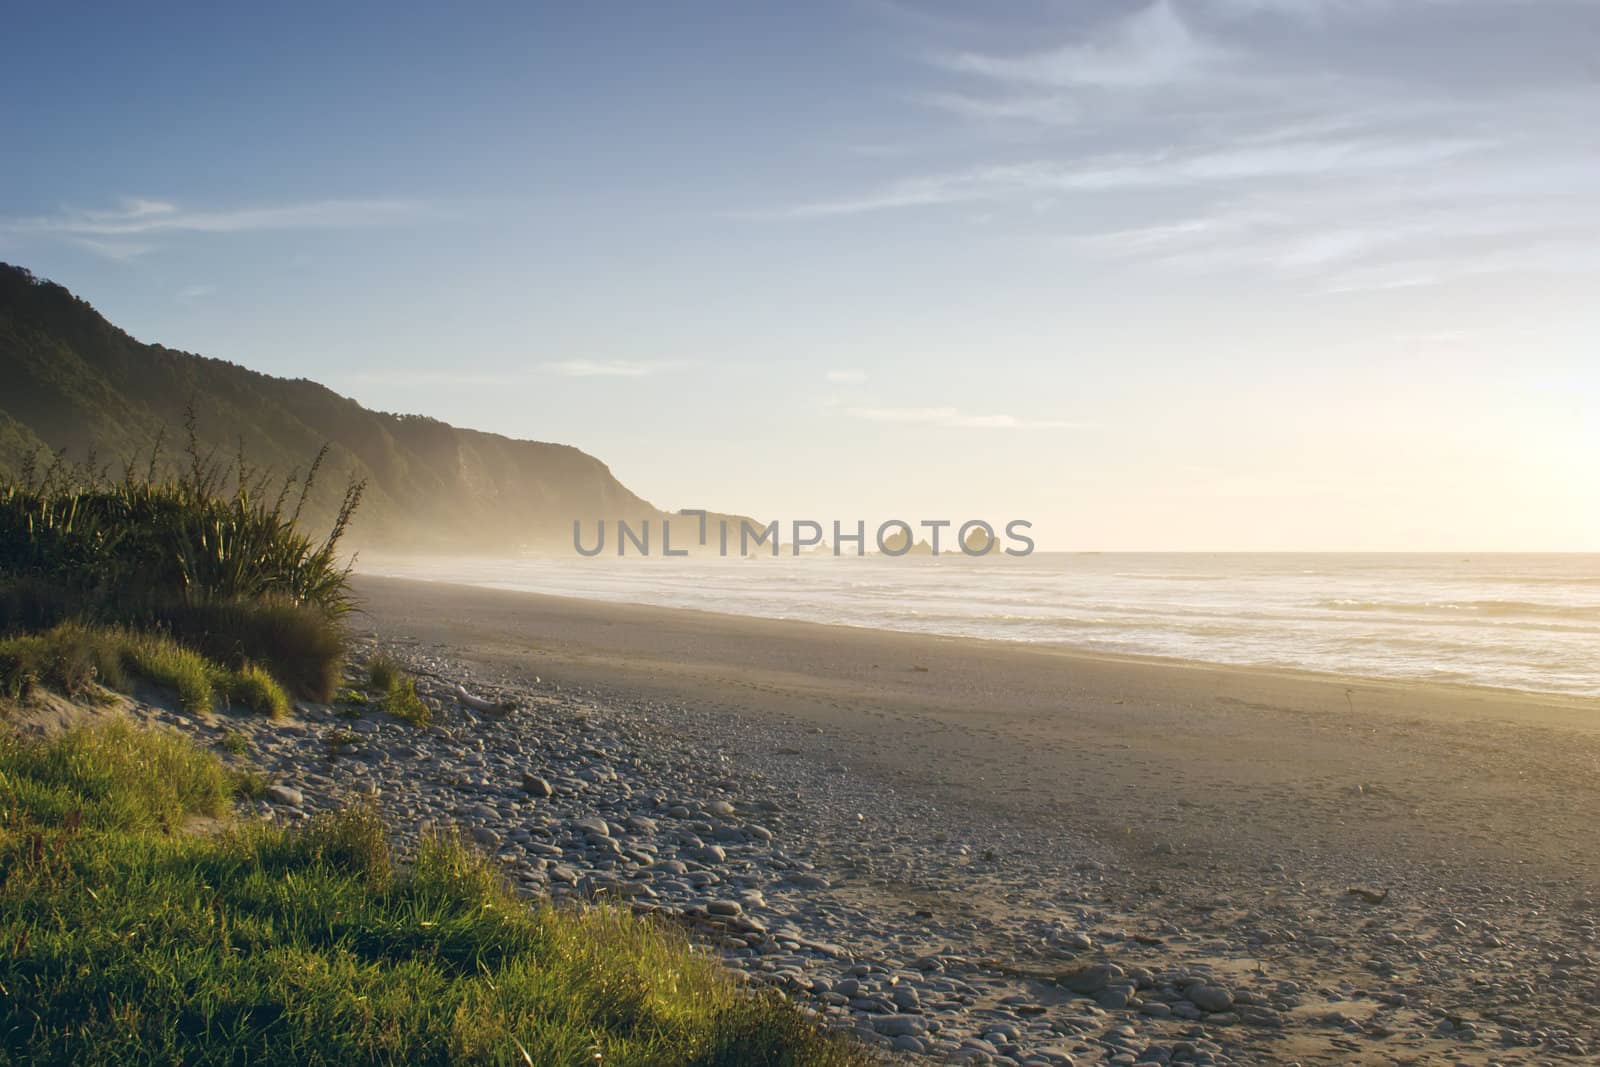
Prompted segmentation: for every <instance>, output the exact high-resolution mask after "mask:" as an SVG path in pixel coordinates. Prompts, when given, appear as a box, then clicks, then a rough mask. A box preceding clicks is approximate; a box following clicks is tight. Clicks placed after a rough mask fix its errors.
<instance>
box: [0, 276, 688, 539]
mask: <svg viewBox="0 0 1600 1067" xmlns="http://www.w3.org/2000/svg"><path fill="white" fill-rule="evenodd" d="M191 405H192V407H193V410H194V412H195V414H196V421H197V425H196V432H197V435H198V437H199V440H200V443H201V446H202V448H203V449H205V450H209V449H213V448H214V449H216V450H217V454H218V455H219V456H221V457H232V456H234V455H235V454H236V453H237V452H238V450H239V448H240V445H241V443H242V445H243V448H244V452H245V455H246V457H247V459H248V461H249V463H250V464H251V465H253V466H255V467H259V468H265V469H270V470H272V471H274V472H277V473H279V474H287V473H289V472H290V471H293V470H295V469H300V470H303V469H304V468H305V466H306V464H308V463H309V462H311V460H312V458H313V457H315V455H316V454H317V451H318V450H319V449H320V448H322V446H323V445H324V444H326V445H328V446H329V453H328V458H327V460H326V462H325V464H324V466H323V468H322V473H321V476H320V478H319V482H318V484H317V486H316V488H315V490H314V493H313V496H312V499H311V501H310V504H309V506H308V509H307V510H308V518H309V519H310V520H311V521H312V522H313V523H316V522H318V521H319V520H322V519H325V518H326V517H328V516H329V515H331V514H332V511H333V509H334V508H336V507H337V504H338V500H339V498H340V496H341V495H342V493H343V490H344V486H345V480H346V477H347V476H354V477H357V478H364V479H366V481H367V495H366V499H365V503H364V504H363V505H362V508H361V511H360V513H359V515H358V516H357V520H356V524H355V527H354V528H353V530H352V539H353V541H354V542H355V543H356V544H358V545H368V546H373V547H382V548H391V549H397V550H422V551H427V550H440V551H446V550H448V551H486V552H498V551H516V550H519V549H523V548H546V549H550V550H553V551H565V552H570V551H571V538H572V522H573V520H574V519H582V520H583V521H585V522H586V523H589V524H591V525H592V523H593V522H594V520H596V519H600V518H607V519H617V518H623V519H628V520H630V521H636V522H637V521H642V520H644V519H647V518H648V519H659V518H660V517H661V515H662V513H661V512H660V511H658V510H657V509H656V508H655V507H653V506H651V505H650V504H649V503H648V502H646V501H645V500H642V499H641V498H640V497H638V496H637V495H635V494H634V493H633V492H631V491H630V490H629V489H628V488H627V487H626V486H624V485H623V484H622V483H621V482H619V481H617V479H616V478H615V477H613V476H612V474H611V471H610V470H609V469H608V468H607V467H606V465H605V464H604V463H602V462H600V461H599V460H598V459H596V458H595V457H593V456H591V455H588V454H587V453H584V452H581V451H579V450H578V449H576V448H571V447H569V446H567V445H558V444H546V443H543V442H535V441H519V440H513V439H512V438H508V437H502V436H500V435H498V434H490V433H480V432H478V431H476V430H463V429H458V428H456V427H454V426H450V425H447V424H446V423H443V422H439V421H438V420H436V419H430V418H425V417H422V416H417V415H392V414H388V413H385V412H378V411H369V410H367V409H366V408H363V407H362V406H361V405H359V404H357V403H356V402H355V401H354V400H351V399H349V398H348V397H343V396H340V395H339V394H337V393H335V392H333V391H332V390H331V389H328V388H327V387H325V386H322V385H319V384H317V383H316V382H311V381H306V380H303V379H297V380H289V379H284V378H273V377H270V376H268V375H265V374H260V373H257V372H255V371H252V370H249V369H247V368H244V367H240V366H238V365H236V364H233V363H228V362H225V361H223V360H219V359H208V358H206V357H203V356H196V355H191V354H190V353H187V352H177V351H174V350H172V349H169V348H164V347H162V346H161V345H150V344H142V343H140V342H139V341H136V340H135V339H134V338H132V337H130V336H128V335H127V334H126V333H124V332H123V331H121V330H119V329H117V328H116V327H115V326H113V325H112V324H111V323H109V322H107V321H106V320H105V319H104V318H102V317H101V316H100V314H99V313H98V312H96V311H95V310H94V308H93V307H91V306H90V305H89V304H88V303H87V302H85V301H83V300H81V299H79V298H77V297H75V296H73V295H72V294H71V293H70V292H68V291H67V290H66V289H64V288H62V287H61V286H59V285H55V284H52V283H48V282H42V281H39V280H38V279H36V278H34V277H33V275H32V274H30V273H29V272H28V271H26V270H23V269H22V268H20V267H13V266H9V265H7V264H0V468H10V469H12V470H15V469H16V467H17V466H18V465H19V464H21V463H22V462H24V461H25V458H26V457H27V456H30V455H34V454H37V453H41V452H42V451H43V450H48V451H50V452H57V451H60V450H63V449H64V450H66V453H67V456H68V458H69V459H71V460H74V461H77V462H84V461H86V460H89V459H90V458H91V457H92V458H93V462H94V463H95V464H96V465H97V466H101V467H105V466H109V467H110V470H111V473H112V474H113V475H118V474H120V473H121V471H122V468H123V465H124V464H125V463H127V462H130V461H131V462H133V463H134V465H135V466H136V467H137V468H138V469H141V470H142V469H143V468H144V466H145V464H146V463H147V462H148V459H149V455H150V450H151V446H152V444H153V443H154V442H155V440H156V438H157V436H158V435H159V434H161V433H162V432H163V431H165V440H166V451H165V454H166V457H167V462H168V463H169V464H172V463H176V462H179V461H180V460H181V457H180V456H178V455H177V453H178V452H179V450H180V447H181V445H182V443H183V441H184V440H185V428H184V426H185V416H186V412H187V411H188V410H189V409H190V407H191Z"/></svg>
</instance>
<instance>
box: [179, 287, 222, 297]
mask: <svg viewBox="0 0 1600 1067" xmlns="http://www.w3.org/2000/svg"><path fill="white" fill-rule="evenodd" d="M216 291H217V287H216V286H214V285H186V286H184V287H183V288H182V289H179V290H178V299H179V300H200V299H203V298H205V297H208V296H211V295H212V294H213V293H215V292H216Z"/></svg>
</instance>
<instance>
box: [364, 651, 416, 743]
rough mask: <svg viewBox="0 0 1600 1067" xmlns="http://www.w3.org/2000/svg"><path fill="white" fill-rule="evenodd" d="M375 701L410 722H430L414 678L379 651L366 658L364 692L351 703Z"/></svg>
mask: <svg viewBox="0 0 1600 1067" xmlns="http://www.w3.org/2000/svg"><path fill="white" fill-rule="evenodd" d="M369 697H373V698H375V699H371V700H370V701H369V699H368V698H369ZM369 702H370V703H376V704H377V705H378V706H379V707H381V708H382V709H383V710H384V711H387V712H388V713H389V714H390V715H393V716H394V717H395V718H397V719H400V720H402V721H403V722H408V723H410V724H411V725H412V726H419V727H420V726H427V725H428V724H429V723H431V722H433V710H432V709H431V708H429V707H428V705H426V704H424V703H423V702H422V698H421V697H419V696H418V695H417V680H416V679H415V678H412V677H411V676H410V675H408V674H407V673H406V672H405V669H404V668H403V667H401V666H400V664H399V663H398V662H396V661H395V660H394V659H393V658H392V657H390V656H386V655H383V654H382V653H379V654H378V655H375V656H373V657H372V658H371V659H369V660H368V661H367V694H365V695H363V696H362V698H361V699H360V700H359V701H355V700H352V701H350V703H351V704H358V703H359V704H366V703H369Z"/></svg>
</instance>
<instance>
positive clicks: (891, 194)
mask: <svg viewBox="0 0 1600 1067" xmlns="http://www.w3.org/2000/svg"><path fill="white" fill-rule="evenodd" d="M1493 146H1494V142H1492V141H1489V140H1486V139H1483V138H1458V137H1446V138H1432V139H1420V140H1402V139H1398V138H1381V137H1367V138H1334V139H1328V138H1320V139H1314V140H1300V141H1287V142H1283V143H1279V144H1247V145H1240V146H1234V147H1230V148H1225V149H1221V150H1215V151H1197V152H1191V153H1182V152H1164V153H1156V154H1151V155H1146V156H1143V157H1128V156H1107V157H1101V158H1097V159H1087V160H1080V161H1073V162H1066V163H1061V162H1053V161H1049V160H1034V161H1029V162H1025V163H1013V164H1002V165H995V166H987V167H978V168H973V169H968V170H959V171H946V172H941V173H937V174H927V175H918V176H915V177H909V178H900V179H897V180H895V181H893V182H891V183H889V184H887V185H885V186H883V187H881V188H879V189H876V190H872V191H869V192H867V193H863V194H861V195H858V196H853V197H845V198H841V199H837V200H819V201H813V202H811V203H806V204H797V205H794V206H792V207H790V208H788V209H786V210H785V212H784V214H786V215H789V216H791V217H801V218H803V217H815V216H828V215H856V214H862V213H865V212H871V211H887V210H897V209H902V208H913V207H931V206H938V205H946V204H962V203H972V202H976V201H997V200H1008V199H1014V198H1018V197H1028V198H1033V197H1037V196H1038V195H1039V194H1042V193H1046V194H1048V193H1093V192H1102V193H1103V192H1118V191H1126V190H1150V189H1162V188H1169V189H1170V188H1179V187H1184V186H1197V185H1207V184H1209V185H1226V184H1231V183H1240V182H1250V181H1265V180H1272V179H1285V178H1296V177H1313V176H1314V177H1319V178H1330V177H1338V176H1345V177H1349V176H1353V175H1361V174H1366V173H1375V172H1387V171H1393V170H1396V169H1404V168H1414V167H1420V166H1424V165H1428V164H1433V163H1438V162H1442V161H1444V160H1448V159H1452V158H1455V157H1459V156H1464V155H1468V154H1470V153H1473V152H1477V151H1481V150H1484V149H1486V148H1490V147H1493Z"/></svg>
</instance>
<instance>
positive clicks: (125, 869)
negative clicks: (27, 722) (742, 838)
mask: <svg viewBox="0 0 1600 1067" xmlns="http://www.w3.org/2000/svg"><path fill="white" fill-rule="evenodd" d="M224 786H225V780H224V778H223V776H222V773H221V770H220V766H219V764H218V762H217V760H216V759H215V757H213V756H211V755H209V754H206V753H202V752H200V751H199V750H198V749H196V748H195V747H194V746H193V745H192V744H191V743H189V742H188V741H186V740H184V739H182V738H180V737H178V736H177V735H175V734H171V733H167V732H163V731H157V730H149V729H137V728H133V727H129V726H126V725H125V724H124V725H118V726H108V727H105V728H103V729H99V730H94V731H86V732H80V733H73V734H68V735H66V736H65V737H63V738H61V739H59V740H56V741H52V742H43V741H34V742H22V741H18V740H16V739H5V740H3V741H0V811H3V812H4V813H5V815H6V817H5V818H4V819H0V872H5V876H4V877H3V878H0V935H3V939H4V944H5V946H6V951H5V952H3V953H0V988H3V989H4V990H5V999H6V1014H7V1017H8V1018H9V1019H11V1020H13V1022H14V1025H8V1026H6V1027H4V1028H0V1062H16V1063H30V1064H40V1065H49V1064H75V1065H76V1064H86V1065H99V1064H105V1065H110V1064H124V1063H246V1062H249V1063H256V1062H262V1063H408V1064H410V1063H414V1064H444V1063H506V1064H512V1063H516V1064H526V1063H534V1064H539V1065H541V1067H544V1065H574V1067H576V1065H579V1064H583V1065H593V1064H597V1063H599V1064H606V1065H611V1067H617V1065H645V1064H648V1065H652V1067H690V1065H696V1067H700V1065H719V1064H726V1065H729V1067H732V1065H735V1064H739V1065H745V1064H749V1065H762V1064H767V1065H774V1067H775V1065H778V1064H785V1065H790V1067H828V1065H832V1067H852V1065H859V1064H864V1063H866V1062H868V1061H867V1060H866V1059H865V1058H864V1054H863V1053H860V1052H858V1051H856V1050H855V1047H854V1046H852V1045H848V1044H846V1043H844V1042H843V1041H842V1040H841V1039H838V1038H833V1037H829V1036H827V1035H825V1034H824V1033H823V1032H822V1031H820V1030H819V1029H818V1028H817V1027H816V1025H815V1024H814V1023H812V1022H810V1021H808V1020H807V1019H806V1018H805V1017H804V1016H802V1015H801V1013H800V1012H799V1010H798V1009H797V1008H795V1007H794V1006H793V1005H791V1004H789V1003H787V1002H785V1001H783V1000H781V999H779V998H777V997H775V996H771V995H759V996H758V995H752V994H749V993H747V992H744V991H742V990H741V989H739V988H738V987H737V985H736V984H735V983H734V981H733V980H732V978H731V976H730V975H729V973H728V972H727V971H726V970H725V969H724V968H723V967H722V966H721V964H720V963H719V962H718V961H717V960H716V959H715V957H713V956H712V955H710V954H708V953H706V952H703V951H700V950H697V949H695V948H693V947H692V946H691V945H690V944H689V943H688V942H687V941H686V940H685V939H684V938H683V936H682V935H681V934H679V933H674V932H671V931H668V930H665V929H664V928H662V927H659V926H657V925H655V924H652V923H648V922H646V921H644V920H641V919H638V918H635V917H633V916H632V915H629V914H627V913H625V912H622V911H615V910H585V911H569V910H560V911H558V910H555V909H553V908H550V907H548V906H545V907H539V908H530V907H528V906H526V905H524V904H523V903H522V902H520V901H518V900H517V899H516V898H515V897H514V896H512V895H511V893H510V892H508V891H507V889H506V888H505V887H504V886H503V884H502V881H501V879H500V877H499V875H498V874H497V873H496V871H495V870H494V869H493V868H492V867H491V866H490V865H489V864H488V862H487V861H486V860H484V859H483V858H482V857H481V856H479V855H477V854H476V853H474V852H472V851H471V850H469V849H468V848H467V847H465V846H464V845H463V844H462V843H461V842H460V841H458V840H456V839H454V838H451V837H434V838H430V839H427V840H424V841H423V842H422V843H421V844H420V846H419V848H418V851H417V854H416V855H415V857H414V859H413V861H412V862H411V864H410V865H409V866H408V867H407V868H405V869H399V868H397V867H396V865H395V864H394V863H393V861H392V857H391V855H390V853H389V848H388V843H387V840H386V838H385V837H384V834H383V830H382V826H381V824H380V823H379V821H378V819H377V816H376V815H374V814H373V813H372V812H370V811H366V810H361V809H357V810H354V811H348V812H342V813H340V814H338V815H332V816H325V817H322V818H319V819H317V820H314V821H313V823H312V824H311V826H310V827H308V828H306V829H300V830H297V829H286V828H279V827H275V826H270V825H266V824H262V823H258V822H253V821H251V822H245V823H242V824H239V825H235V826H233V827H231V828H225V829H224V830H223V832H221V833H217V834H212V835H208V836H197V835H191V834H183V833H178V832H175V831H176V830H177V828H179V827H181V826H182V825H183V823H184V821H185V819H186V818H188V817H189V816H191V815H200V814H204V815H215V814H217V813H219V812H220V811H222V810H223V808H224V806H225V798H226V793H225V789H224Z"/></svg>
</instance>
